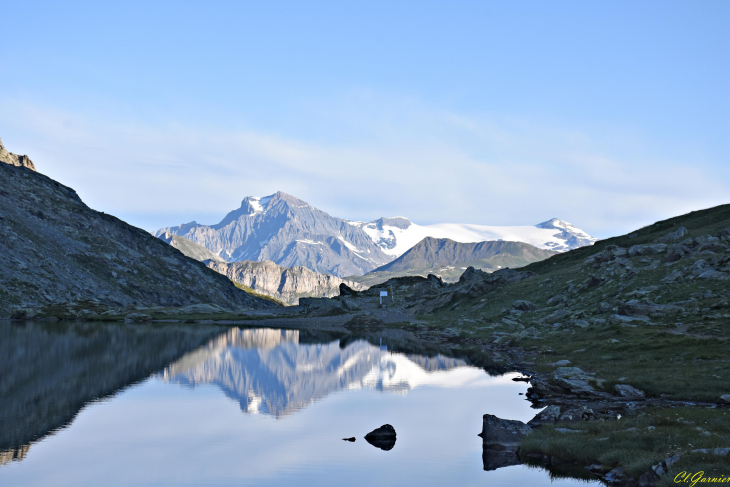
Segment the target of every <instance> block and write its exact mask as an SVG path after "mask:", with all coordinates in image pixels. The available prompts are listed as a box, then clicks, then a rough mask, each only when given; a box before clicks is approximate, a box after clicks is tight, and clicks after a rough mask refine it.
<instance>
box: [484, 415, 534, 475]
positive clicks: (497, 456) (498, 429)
mask: <svg viewBox="0 0 730 487" xmlns="http://www.w3.org/2000/svg"><path fill="white" fill-rule="evenodd" d="M531 432H532V428H530V427H529V426H528V425H526V424H525V423H523V422H522V421H513V420H509V419H502V418H498V417H497V416H494V415H492V414H485V415H484V416H483V423H482V432H481V433H479V436H481V437H482V448H483V449H482V462H483V464H484V470H496V469H498V468H502V467H508V466H510V465H518V464H520V463H522V462H521V460H520V458H519V456H518V453H517V450H518V448H519V445H520V440H522V438H524V437H525V436H527V435H528V434H530V433H531Z"/></svg>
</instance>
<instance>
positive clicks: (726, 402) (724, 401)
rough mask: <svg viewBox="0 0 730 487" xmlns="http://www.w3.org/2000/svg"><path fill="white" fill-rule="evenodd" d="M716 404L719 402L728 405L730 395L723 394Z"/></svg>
mask: <svg viewBox="0 0 730 487" xmlns="http://www.w3.org/2000/svg"><path fill="white" fill-rule="evenodd" d="M718 402H721V403H723V404H730V394H723V395H722V396H720V399H719V400H718Z"/></svg>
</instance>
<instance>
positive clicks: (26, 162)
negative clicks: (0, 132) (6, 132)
mask: <svg viewBox="0 0 730 487" xmlns="http://www.w3.org/2000/svg"><path fill="white" fill-rule="evenodd" d="M0 162H4V163H5V164H10V165H11V166H18V167H25V168H28V169H30V170H31V171H35V165H34V164H33V161H31V160H30V157H28V156H19V155H17V154H13V153H12V152H8V151H7V150H5V147H3V142H2V140H0Z"/></svg>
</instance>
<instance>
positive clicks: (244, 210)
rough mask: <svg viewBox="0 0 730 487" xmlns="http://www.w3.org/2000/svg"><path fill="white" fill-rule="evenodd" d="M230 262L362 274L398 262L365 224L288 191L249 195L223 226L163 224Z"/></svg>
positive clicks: (162, 232)
mask: <svg viewBox="0 0 730 487" xmlns="http://www.w3.org/2000/svg"><path fill="white" fill-rule="evenodd" d="M166 233H170V234H174V235H179V236H181V237H184V238H186V239H188V240H191V241H193V242H195V243H197V244H199V245H202V246H203V247H205V248H207V249H208V250H210V251H212V252H213V253H215V254H216V255H218V256H219V257H221V258H223V259H224V260H226V261H228V262H238V261H243V260H254V261H263V260H270V261H272V262H274V263H276V264H278V265H280V266H284V267H294V266H304V267H307V268H308V269H311V270H313V271H315V272H319V273H323V274H333V275H335V276H339V277H345V276H350V275H362V274H365V273H367V272H369V271H371V270H373V269H375V268H376V267H378V266H381V265H383V264H385V263H387V262H390V261H391V260H393V258H392V257H391V256H389V255H387V254H385V253H384V252H383V251H382V250H381V248H380V247H378V246H377V245H375V242H373V241H372V240H371V239H370V237H369V236H368V234H367V233H365V232H364V231H363V230H362V229H361V228H359V227H357V226H354V225H350V224H348V222H347V221H346V220H342V219H340V218H335V217H333V216H330V215H329V214H327V213H325V212H324V211H321V210H318V209H317V208H315V207H313V206H311V205H309V204H307V203H306V202H304V201H302V200H300V199H297V198H295V197H293V196H291V195H288V194H286V193H282V192H278V193H276V194H273V195H271V196H266V197H263V198H261V197H257V196H248V197H246V198H244V200H243V201H242V202H241V207H240V208H238V209H237V210H234V211H232V212H230V213H228V215H226V216H225V217H224V218H223V220H221V222H220V223H218V224H217V225H201V224H199V223H196V222H191V223H186V224H183V225H179V226H176V227H168V228H163V229H160V230H158V231H157V232H155V236H157V237H159V236H164V235H165V234H166Z"/></svg>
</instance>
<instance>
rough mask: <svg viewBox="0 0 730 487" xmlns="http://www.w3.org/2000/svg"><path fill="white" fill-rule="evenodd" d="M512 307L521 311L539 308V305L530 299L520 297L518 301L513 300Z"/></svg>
mask: <svg viewBox="0 0 730 487" xmlns="http://www.w3.org/2000/svg"><path fill="white" fill-rule="evenodd" d="M512 307H513V308H514V309H518V310H520V311H535V310H536V309H537V306H535V305H534V304H533V303H531V302H529V301H524V300H522V299H518V300H517V301H515V302H513V303H512Z"/></svg>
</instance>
